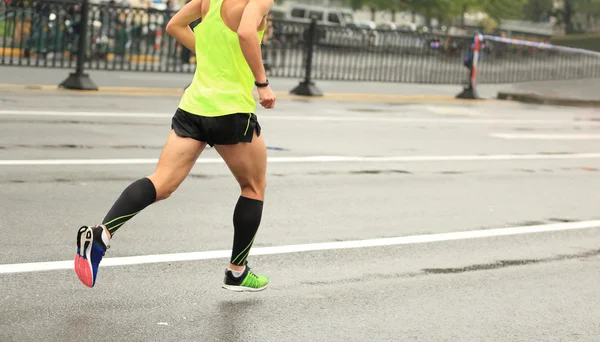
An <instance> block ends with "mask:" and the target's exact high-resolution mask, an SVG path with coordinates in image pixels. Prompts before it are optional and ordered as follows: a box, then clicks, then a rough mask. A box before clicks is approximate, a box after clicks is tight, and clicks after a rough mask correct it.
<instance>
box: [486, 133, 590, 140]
mask: <svg viewBox="0 0 600 342" xmlns="http://www.w3.org/2000/svg"><path fill="white" fill-rule="evenodd" d="M491 136H492V137H494V138H501V139H512V140H600V134H525V133H493V134H491Z"/></svg>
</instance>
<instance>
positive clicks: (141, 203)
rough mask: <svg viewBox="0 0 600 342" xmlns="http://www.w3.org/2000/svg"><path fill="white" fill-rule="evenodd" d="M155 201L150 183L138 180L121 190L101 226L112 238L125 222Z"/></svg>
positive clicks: (146, 180) (154, 191) (154, 189)
mask: <svg viewBox="0 0 600 342" xmlns="http://www.w3.org/2000/svg"><path fill="white" fill-rule="evenodd" d="M155 201H156V188H155V187H154V184H153V183H152V181H151V180H150V179H148V178H142V179H138V180H137V181H135V182H133V183H131V184H130V185H129V186H128V187H127V188H125V190H123V193H122V194H121V196H120V197H119V199H117V201H116V202H115V204H113V206H112V208H111V209H110V211H109V212H108V214H106V217H105V218H104V220H102V224H103V225H104V226H105V227H106V229H108V231H109V232H110V235H111V236H112V235H114V233H115V232H116V231H117V229H119V228H120V227H121V226H122V225H124V224H125V222H127V221H129V220H130V219H132V218H133V217H134V216H135V215H137V214H138V213H139V212H140V211H142V210H143V209H144V208H146V207H147V206H149V205H150V204H152V203H154V202H155Z"/></svg>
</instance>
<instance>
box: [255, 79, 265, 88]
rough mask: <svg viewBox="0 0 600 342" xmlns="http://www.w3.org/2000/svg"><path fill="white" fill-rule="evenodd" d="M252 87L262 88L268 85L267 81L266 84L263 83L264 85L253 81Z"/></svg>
mask: <svg viewBox="0 0 600 342" xmlns="http://www.w3.org/2000/svg"><path fill="white" fill-rule="evenodd" d="M254 85H255V86H257V87H259V88H264V87H266V86H268V85H269V80H268V79H267V82H265V83H260V82H257V81H254Z"/></svg>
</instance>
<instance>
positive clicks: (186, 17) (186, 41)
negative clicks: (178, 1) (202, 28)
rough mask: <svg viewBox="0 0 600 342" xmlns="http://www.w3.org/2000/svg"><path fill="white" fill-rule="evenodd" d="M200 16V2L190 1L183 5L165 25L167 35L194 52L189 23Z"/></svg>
mask: <svg viewBox="0 0 600 342" xmlns="http://www.w3.org/2000/svg"><path fill="white" fill-rule="evenodd" d="M201 16H202V0H192V1H190V2H188V3H187V4H185V6H183V7H182V8H181V10H179V12H177V14H175V15H174V16H173V18H171V20H170V21H169V23H168V24H167V33H169V34H170V35H171V36H173V38H175V39H177V41H178V42H180V43H181V44H183V45H184V46H185V47H186V48H188V49H190V50H191V51H192V52H193V51H196V38H195V37H194V32H193V31H192V29H191V28H190V26H189V25H190V23H191V22H193V21H195V20H197V19H199V18H200V17H201Z"/></svg>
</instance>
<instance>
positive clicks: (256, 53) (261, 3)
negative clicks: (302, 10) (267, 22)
mask: <svg viewBox="0 0 600 342" xmlns="http://www.w3.org/2000/svg"><path fill="white" fill-rule="evenodd" d="M272 6H273V0H250V1H249V2H248V5H246V8H245V9H244V13H243V14H242V19H241V20H240V26H238V30H237V34H238V37H239V39H240V47H241V49H242V52H243V53H244V57H245V58H246V61H247V62H248V66H249V67H250V69H251V70H252V73H253V74H254V79H255V80H256V81H257V82H260V83H264V82H266V81H267V75H266V73H265V68H264V65H263V60H262V54H261V52H260V40H259V39H258V34H257V32H256V31H257V29H258V28H259V26H260V24H261V23H262V21H263V19H264V18H266V16H267V14H269V10H271V7H272Z"/></svg>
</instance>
